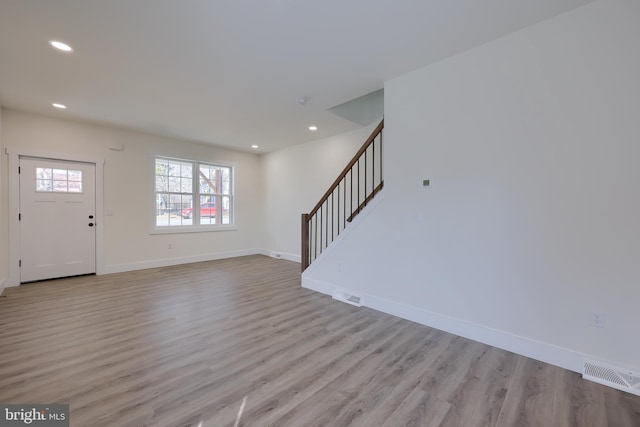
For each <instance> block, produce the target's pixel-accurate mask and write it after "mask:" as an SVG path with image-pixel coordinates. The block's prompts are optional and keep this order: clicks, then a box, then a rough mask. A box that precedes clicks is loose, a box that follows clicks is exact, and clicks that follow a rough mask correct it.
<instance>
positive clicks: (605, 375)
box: [582, 360, 640, 396]
mask: <svg viewBox="0 0 640 427" xmlns="http://www.w3.org/2000/svg"><path fill="white" fill-rule="evenodd" d="M582 378H584V379H585V380H589V381H593V382H596V383H598V384H602V385H606V386H609V387H613V388H615V389H618V390H622V391H626V392H628V393H631V394H635V395H636V396H640V375H638V374H637V373H634V372H631V371H630V370H628V369H623V368H617V367H615V366H611V365H607V364H606V363H602V362H596V361H594V360H585V362H584V367H583V370H582Z"/></svg>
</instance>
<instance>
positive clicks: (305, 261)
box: [300, 213, 309, 271]
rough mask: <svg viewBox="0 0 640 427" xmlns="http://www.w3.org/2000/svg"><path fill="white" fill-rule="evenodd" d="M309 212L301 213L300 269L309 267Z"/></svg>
mask: <svg viewBox="0 0 640 427" xmlns="http://www.w3.org/2000/svg"><path fill="white" fill-rule="evenodd" d="M308 222H309V214H306V213H303V214H302V230H301V236H302V251H301V252H300V258H301V259H300V264H301V267H302V271H304V270H306V269H307V267H309V226H308Z"/></svg>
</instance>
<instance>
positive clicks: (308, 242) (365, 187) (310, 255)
mask: <svg viewBox="0 0 640 427" xmlns="http://www.w3.org/2000/svg"><path fill="white" fill-rule="evenodd" d="M383 129H384V120H382V121H381V122H380V124H379V125H378V127H377V128H376V129H375V130H374V131H373V132H372V133H371V135H370V136H369V138H367V140H366V141H365V143H364V144H363V145H362V147H360V149H359V150H358V152H357V153H356V154H355V156H353V159H351V161H350V162H349V163H348V164H347V166H346V167H345V168H344V170H343V171H342V173H341V174H340V175H339V176H338V178H336V180H335V181H334V182H333V184H332V185H331V187H329V189H328V190H327V192H326V193H324V195H323V196H322V198H321V199H320V201H319V202H318V203H317V204H316V205H315V206H314V207H313V209H311V212H309V213H308V214H304V213H303V214H302V271H304V270H306V269H307V267H309V265H311V263H312V262H313V261H314V260H316V259H317V258H318V257H319V256H320V254H322V251H323V250H325V249H326V248H327V247H328V246H329V245H330V244H331V242H333V241H334V240H335V239H336V238H337V237H338V236H339V235H340V233H341V232H342V231H343V230H344V229H345V228H346V227H348V224H349V223H350V222H351V221H352V220H353V219H354V218H355V217H356V215H358V214H359V213H360V212H361V211H362V209H364V207H365V206H367V204H368V203H369V202H371V200H372V199H373V198H374V197H375V195H376V194H378V192H380V190H382V187H383V185H384V180H383V177H382V130H383Z"/></svg>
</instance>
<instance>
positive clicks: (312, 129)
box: [309, 125, 318, 132]
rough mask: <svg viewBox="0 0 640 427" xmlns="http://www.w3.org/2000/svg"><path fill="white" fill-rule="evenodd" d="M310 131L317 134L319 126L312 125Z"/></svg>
mask: <svg viewBox="0 0 640 427" xmlns="http://www.w3.org/2000/svg"><path fill="white" fill-rule="evenodd" d="M309 130H310V131H311V132H315V131H317V130H318V126H314V125H311V126H309Z"/></svg>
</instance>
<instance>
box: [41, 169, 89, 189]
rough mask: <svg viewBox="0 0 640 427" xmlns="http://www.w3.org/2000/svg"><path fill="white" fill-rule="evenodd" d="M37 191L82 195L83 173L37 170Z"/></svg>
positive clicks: (62, 170)
mask: <svg viewBox="0 0 640 427" xmlns="http://www.w3.org/2000/svg"><path fill="white" fill-rule="evenodd" d="M36 191H38V192H56V193H82V171H81V170H73V169H52V168H36Z"/></svg>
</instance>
